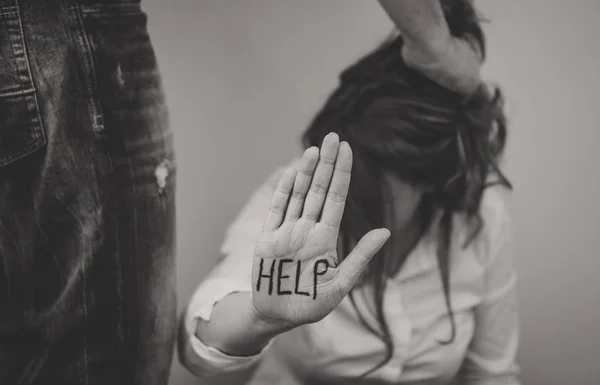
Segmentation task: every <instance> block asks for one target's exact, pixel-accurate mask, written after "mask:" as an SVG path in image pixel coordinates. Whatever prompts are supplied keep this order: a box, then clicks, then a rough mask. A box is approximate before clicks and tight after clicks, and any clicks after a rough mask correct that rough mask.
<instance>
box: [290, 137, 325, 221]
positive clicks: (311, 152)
mask: <svg viewBox="0 0 600 385" xmlns="http://www.w3.org/2000/svg"><path fill="white" fill-rule="evenodd" d="M318 161H319V149H318V148H317V147H310V148H308V149H306V151H304V155H303V156H302V161H301V162H300V165H299V166H298V172H297V173H296V180H295V181H294V190H293V191H292V197H291V198H290V203H289V204H288V208H287V211H286V213H285V219H286V220H288V219H290V220H294V219H298V218H299V217H300V215H301V214H302V208H303V207H304V199H305V198H306V193H307V192H308V188H309V187H310V182H311V180H312V177H313V174H314V173H315V168H316V167H317V162H318Z"/></svg>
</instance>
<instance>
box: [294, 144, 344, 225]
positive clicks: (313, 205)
mask: <svg viewBox="0 0 600 385" xmlns="http://www.w3.org/2000/svg"><path fill="white" fill-rule="evenodd" d="M339 146H340V142H339V137H338V135H337V134H335V133H330V134H328V135H327V136H326V137H325V139H323V144H322V145H321V153H320V154H319V163H318V164H317V169H316V170H315V174H314V176H313V178H312V183H311V185H310V189H309V190H308V194H307V196H306V200H305V202H304V211H303V212H302V217H303V218H306V219H309V220H313V221H316V220H317V219H318V218H319V216H320V215H321V210H322V209H323V203H324V202H325V196H326V195H327V190H328V189H329V183H330V182H331V176H332V175H333V167H334V165H335V161H336V159H337V155H338V150H339Z"/></svg>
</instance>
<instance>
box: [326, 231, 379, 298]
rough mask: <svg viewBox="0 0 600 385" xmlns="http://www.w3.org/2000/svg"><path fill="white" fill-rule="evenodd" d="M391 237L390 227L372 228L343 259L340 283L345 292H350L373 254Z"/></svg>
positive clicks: (340, 268)
mask: <svg viewBox="0 0 600 385" xmlns="http://www.w3.org/2000/svg"><path fill="white" fill-rule="evenodd" d="M389 238H390V231H389V230H388V229H376V230H371V231H369V232H368V233H367V234H365V235H364V236H363V237H362V238H361V239H360V241H359V242H358V244H357V245H356V247H355V248H354V250H352V251H351V252H350V254H348V256H347V257H346V258H345V259H344V260H343V261H342V263H341V264H340V267H339V273H340V274H339V275H338V279H339V281H338V284H339V285H340V287H341V288H342V290H344V292H345V293H347V292H349V291H350V290H351V289H352V287H353V286H354V284H355V283H356V281H357V280H358V278H359V277H360V275H361V273H362V272H363V270H364V269H365V268H366V267H367V265H368V264H369V261H370V260H371V258H373V256H374V255H375V254H376V253H377V252H378V251H379V249H381V247H383V245H384V244H385V242H386V241H387V240H388V239H389Z"/></svg>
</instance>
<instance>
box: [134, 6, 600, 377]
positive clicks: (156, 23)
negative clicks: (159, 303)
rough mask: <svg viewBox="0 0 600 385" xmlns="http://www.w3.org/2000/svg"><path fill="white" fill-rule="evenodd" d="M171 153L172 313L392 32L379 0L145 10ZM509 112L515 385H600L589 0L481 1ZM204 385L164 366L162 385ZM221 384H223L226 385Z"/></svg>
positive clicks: (599, 129)
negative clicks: (308, 128)
mask: <svg viewBox="0 0 600 385" xmlns="http://www.w3.org/2000/svg"><path fill="white" fill-rule="evenodd" d="M143 3H145V10H146V11H147V12H148V14H149V17H150V21H149V27H150V31H151V34H152V38H153V39H154V44H155V48H156V52H157V55H158V59H159V63H160V66H161V69H162V73H163V76H164V82H165V88H166V92H167V96H168V101H169V105H170V110H171V122H172V125H173V128H174V130H175V132H176V145H177V150H178V166H179V170H178V188H179V191H178V210H179V212H178V280H179V284H178V290H179V305H180V308H181V307H182V306H183V305H185V303H186V301H187V299H188V298H189V296H190V295H191V293H192V291H193V290H194V288H195V286H196V285H197V284H198V283H199V282H200V280H201V279H202V278H203V277H204V276H205V275H206V274H207V272H208V271H209V269H210V268H211V267H212V266H213V265H214V263H215V259H216V257H217V250H218V247H219V245H220V242H221V240H222V236H223V232H224V230H225V228H226V226H227V224H228V223H229V222H230V221H231V220H232V219H233V217H234V215H235V214H236V213H237V211H238V210H239V209H240V208H241V206H242V205H243V204H244V202H245V201H246V199H247V198H248V197H249V194H250V192H251V191H252V189H253V188H254V187H256V186H257V185H258V184H260V183H261V182H262V181H263V179H264V178H265V177H266V176H267V175H268V174H269V173H270V172H271V171H273V169H274V168H275V167H276V166H278V165H281V164H282V163H284V162H287V161H288V160H289V159H290V157H291V156H292V155H295V154H296V153H298V152H299V151H300V147H299V140H298V139H299V135H300V133H301V131H302V130H303V128H304V127H305V125H306V124H307V122H308V121H309V120H310V118H311V117H312V115H313V114H314V113H315V111H316V109H317V108H318V107H319V105H320V104H321V103H322V102H323V100H324V98H325V96H326V95H327V94H328V93H329V92H330V91H331V90H332V89H333V86H334V85H335V84H336V81H337V79H336V76H337V74H338V72H339V71H340V70H341V69H342V68H343V67H344V66H346V65H347V64H349V63H350V62H351V61H352V60H353V59H355V58H357V57H358V56H359V55H360V54H362V53H364V52H366V50H368V49H370V48H372V47H373V46H374V45H376V44H377V43H378V42H379V41H380V40H381V39H382V38H383V37H385V36H386V34H387V33H388V32H389V31H390V28H391V23H390V22H389V20H388V19H387V18H386V16H385V15H384V13H383V11H381V10H380V9H379V6H378V4H377V3H376V1H375V0H243V1H241V0H169V1H165V0H144V1H143ZM476 3H477V4H478V5H479V8H480V9H481V11H482V12H483V14H484V15H485V16H487V17H488V18H490V19H491V23H490V24H487V25H486V31H487V35H488V42H489V51H490V52H489V59H488V62H487V64H486V67H485V75H486V77H487V78H488V79H493V80H494V81H497V82H498V83H500V84H501V85H502V86H503V88H504V91H505V92H506V95H507V98H508V99H509V102H510V109H509V114H510V118H511V126H510V140H509V146H508V152H507V157H506V160H507V162H506V171H507V173H508V175H509V177H510V178H511V179H512V181H513V183H514V185H515V192H514V194H513V198H512V207H513V214H514V217H515V221H516V227H517V233H518V237H519V242H518V249H519V253H520V255H519V257H520V266H519V268H520V292H521V309H522V310H521V311H522V324H523V331H522V348H521V361H522V366H523V382H524V384H544V385H563V384H577V385H598V384H600V358H599V353H598V352H599V351H600V280H599V279H598V275H599V274H600V251H599V246H600V242H599V240H600V206H599V204H598V199H600V171H599V170H598V169H597V166H598V165H600V152H598V151H597V147H598V145H599V144H600V124H599V122H600V103H599V98H598V90H599V89H600V75H599V73H598V72H599V71H600V44H599V43H598V41H597V37H598V36H600V24H598V23H597V20H598V16H600V1H597V0H573V1H564V0H501V1H498V0H477V1H476ZM198 383H201V382H200V381H198V380H194V379H193V378H192V377H191V376H190V375H188V374H187V373H186V372H185V371H184V370H183V369H182V368H181V367H180V366H179V364H178V363H175V364H174V371H173V375H172V381H171V384H172V385H191V384H198ZM222 385H225V384H222Z"/></svg>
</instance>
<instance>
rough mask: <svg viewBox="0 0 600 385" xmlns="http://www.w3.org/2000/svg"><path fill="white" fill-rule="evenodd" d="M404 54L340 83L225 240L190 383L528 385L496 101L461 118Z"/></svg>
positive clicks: (448, 94)
mask: <svg viewBox="0 0 600 385" xmlns="http://www.w3.org/2000/svg"><path fill="white" fill-rule="evenodd" d="M454 3H455V6H453V7H448V8H447V9H446V10H445V11H446V12H445V16H446V20H447V21H448V25H449V27H450V31H451V32H452V34H453V35H454V36H458V37H464V38H465V39H467V38H468V39H471V41H475V42H476V43H477V45H478V47H479V51H480V52H481V53H482V54H483V55H484V54H485V49H484V48H485V44H484V37H483V33H482V31H481V29H480V27H479V25H478V23H477V19H476V16H475V12H474V10H473V8H472V7H471V5H470V3H468V2H466V1H456V2H454ZM403 44H404V41H403V39H402V37H400V36H397V37H394V38H392V39H391V40H390V41H387V42H386V43H384V44H383V45H382V46H381V47H379V48H378V49H376V50H375V51H374V52H372V53H370V54H369V55H367V56H365V57H364V58H362V59H361V60H359V61H358V62H357V63H356V64H354V65H353V66H351V67H350V68H349V69H347V70H346V71H344V72H343V73H342V75H341V82H340V85H339V87H338V88H337V89H336V90H335V92H334V93H333V94H332V95H331V97H330V98H329V100H328V101H327V102H326V104H325V106H324V107H323V109H322V110H321V111H320V112H319V113H318V114H317V116H316V118H315V119H314V121H313V122H312V124H311V125H310V127H309V128H308V130H307V131H306V133H305V135H304V139H305V144H306V147H307V149H306V151H305V153H304V155H303V157H302V158H301V159H299V160H296V161H294V162H292V164H291V165H289V166H288V167H287V169H286V170H285V171H283V170H280V171H278V172H276V173H275V174H274V175H273V176H272V177H271V178H270V179H269V180H268V181H267V182H265V183H264V184H263V185H262V186H261V187H260V188H259V189H258V190H257V191H256V192H255V193H254V194H253V196H252V197H251V199H250V201H249V202H248V204H247V205H246V207H245V208H244V210H243V211H242V212H241V213H240V215H239V216H238V218H237V219H236V221H235V222H234V223H233V224H232V225H231V227H230V228H229V231H228V233H227V236H226V239H225V242H224V244H223V246H222V252H223V254H224V255H225V258H224V259H223V260H222V261H221V263H220V264H219V265H218V266H217V267H216V268H215V270H214V271H213V272H212V273H211V274H210V275H209V276H208V277H207V279H206V280H205V281H204V282H203V283H202V284H201V285H200V287H199V288H198V289H197V291H196V292H195V294H194V296H193V298H192V300H191V302H190V304H189V306H188V309H187V312H186V317H185V325H184V326H185V328H184V329H185V330H183V331H182V333H181V341H180V342H181V343H180V353H181V358H182V360H183V362H184V363H185V364H186V366H187V367H188V368H189V369H190V370H191V371H192V372H194V373H196V374H197V375H202V376H208V375H216V374H224V373H232V372H236V371H239V370H242V369H244V368H250V367H255V366H257V365H256V364H257V363H258V362H259V361H260V362H261V364H260V365H259V366H258V371H257V372H256V373H255V375H254V378H253V380H252V381H251V383H252V384H302V383H304V384H307V383H310V384H313V383H335V382H339V383H344V384H348V383H353V382H354V381H356V383H390V384H391V383H402V384H449V383H451V382H452V381H454V380H458V381H459V383H460V384H478V385H481V384H492V383H493V384H503V385H516V384H520V382H519V379H518V366H517V364H516V351H517V345H518V320H517V311H516V291H515V290H516V289H515V280H516V274H515V268H514V263H513V255H512V254H511V249H510V245H511V235H510V218H509V216H508V214H507V212H506V207H505V205H504V203H503V197H502V195H503V190H504V187H510V185H509V183H508V181H507V180H506V178H505V177H504V176H503V175H502V173H501V172H500V170H499V169H498V166H497V165H498V162H499V160H500V157H501V155H502V152H503V149H504V144H505V139H506V127H505V119H504V115H503V112H502V99H501V97H500V93H499V91H494V92H490V91H489V90H488V89H487V88H486V87H483V86H481V87H479V88H478V89H477V90H476V92H474V93H473V94H472V95H471V96H470V98H468V99H467V100H466V101H465V100H464V99H463V98H460V97H458V95H457V94H455V93H454V92H452V91H449V90H448V89H447V88H444V87H443V86H441V85H439V84H437V83H435V82H433V81H432V80H430V79H429V78H428V77H425V76H423V75H421V74H419V73H416V72H414V71H413V70H412V69H411V68H410V67H409V66H408V65H407V63H406V60H405V59H404V58H403V54H402V52H403ZM318 145H321V147H320V150H319V149H318V148H317V147H316V146H318ZM350 176H351V178H352V183H351V184H350ZM265 217H266V219H265ZM373 229H375V230H373ZM365 234H366V235H365Z"/></svg>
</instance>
